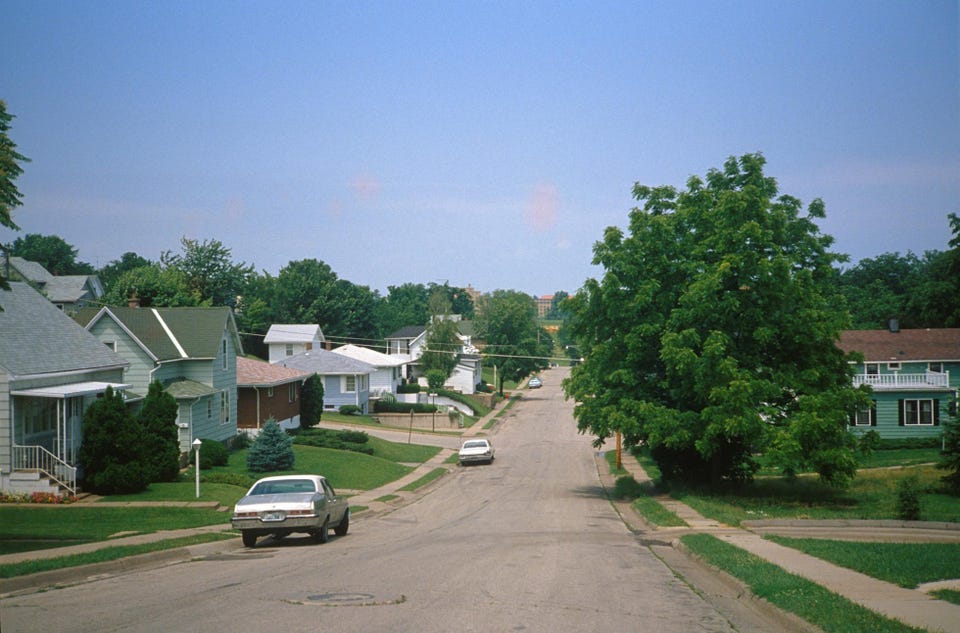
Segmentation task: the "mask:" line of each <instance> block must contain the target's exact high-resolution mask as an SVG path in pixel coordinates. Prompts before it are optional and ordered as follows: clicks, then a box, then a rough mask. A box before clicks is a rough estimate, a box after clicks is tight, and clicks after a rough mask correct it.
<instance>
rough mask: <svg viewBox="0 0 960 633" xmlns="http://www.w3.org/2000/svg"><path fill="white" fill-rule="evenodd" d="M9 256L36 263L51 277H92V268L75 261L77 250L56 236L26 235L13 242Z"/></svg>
mask: <svg viewBox="0 0 960 633" xmlns="http://www.w3.org/2000/svg"><path fill="white" fill-rule="evenodd" d="M10 254H11V255H13V256H16V257H22V258H24V259H26V260H29V261H31V262H37V263H38V264H40V265H41V266H43V267H44V268H46V269H47V272H49V273H50V274H51V275H92V274H93V272H94V270H93V266H91V265H90V264H87V263H85V262H80V261H77V249H76V248H74V247H73V246H71V245H70V244H67V242H66V241H64V239H63V238H61V237H58V236H56V235H39V234H37V233H28V234H27V235H25V236H24V237H18V238H17V239H15V240H14V241H13V245H12V247H11V248H10Z"/></svg>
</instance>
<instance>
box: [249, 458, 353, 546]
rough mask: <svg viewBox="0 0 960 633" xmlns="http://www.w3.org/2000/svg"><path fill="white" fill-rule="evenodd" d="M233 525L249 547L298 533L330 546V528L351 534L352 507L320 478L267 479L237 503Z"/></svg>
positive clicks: (286, 477) (294, 476)
mask: <svg viewBox="0 0 960 633" xmlns="http://www.w3.org/2000/svg"><path fill="white" fill-rule="evenodd" d="M231 523H232V524H233V527H234V528H235V529H238V530H240V533H241V535H242V536H243V544H244V546H246V547H254V546H255V545H256V544H257V538H258V537H260V536H268V535H269V536H273V537H274V538H282V537H284V536H286V535H288V534H292V533H294V532H306V533H307V534H310V535H311V536H313V538H314V540H315V541H316V542H318V543H326V542H327V539H328V538H329V537H328V532H327V531H328V529H329V528H333V531H334V532H336V534H337V536H344V535H345V534H346V533H347V530H348V529H349V527H350V507H349V506H348V504H347V500H346V499H344V498H341V497H338V496H337V493H335V492H334V491H333V488H332V487H331V486H330V483H329V482H328V481H327V480H326V478H324V477H321V476H320V475H281V476H277V477H264V478H263V479H260V480H259V481H257V483H255V484H253V487H252V488H250V490H249V491H248V492H247V495H246V496H245V497H244V498H243V499H241V500H240V501H239V502H237V505H236V507H234V509H233V519H232V521H231Z"/></svg>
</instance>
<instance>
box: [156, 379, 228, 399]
mask: <svg viewBox="0 0 960 633" xmlns="http://www.w3.org/2000/svg"><path fill="white" fill-rule="evenodd" d="M163 390H164V391H166V392H167V393H168V394H170V395H171V396H173V397H174V398H176V399H177V400H192V399H193V398H202V397H203V396H211V395H213V394H215V393H217V390H216V389H214V388H213V387H211V386H210V385H205V384H203V383H202V382H197V381H196V380H188V379H186V378H176V379H174V380H168V381H166V382H164V383H163Z"/></svg>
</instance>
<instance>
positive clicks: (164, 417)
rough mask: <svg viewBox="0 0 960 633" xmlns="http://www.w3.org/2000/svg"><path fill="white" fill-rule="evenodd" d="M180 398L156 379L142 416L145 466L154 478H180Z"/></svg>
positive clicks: (160, 479) (139, 415) (141, 413)
mask: <svg viewBox="0 0 960 633" xmlns="http://www.w3.org/2000/svg"><path fill="white" fill-rule="evenodd" d="M177 409H178V407H177V401H176V400H175V399H174V397H173V396H171V395H170V394H168V393H167V392H166V391H164V390H163V385H161V384H160V382H159V381H157V380H154V381H153V382H152V383H150V387H149V388H148V390H147V397H146V398H144V400H143V406H142V407H141V408H140V413H139V414H138V418H139V421H140V424H141V425H142V426H143V430H144V433H145V438H144V440H145V442H146V444H145V446H144V452H143V454H144V467H145V468H146V469H147V471H148V476H149V479H150V481H151V482H154V481H176V480H177V479H178V478H179V476H180V437H179V436H180V434H179V431H178V429H177Z"/></svg>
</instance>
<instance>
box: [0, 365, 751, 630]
mask: <svg viewBox="0 0 960 633" xmlns="http://www.w3.org/2000/svg"><path fill="white" fill-rule="evenodd" d="M544 378H545V386H544V388H542V389H540V390H539V391H531V392H528V393H527V394H526V395H525V397H524V399H523V401H522V402H521V403H520V405H519V406H517V407H515V408H514V409H513V410H511V411H510V412H509V413H508V414H507V417H506V419H505V420H504V421H503V422H502V423H501V424H500V425H499V430H496V431H495V432H494V433H493V434H492V435H491V437H492V439H493V442H494V444H495V446H496V449H497V459H496V461H495V462H494V464H493V465H491V466H485V465H483V466H471V467H466V468H457V469H455V471H454V472H453V473H451V474H450V475H448V476H447V477H445V478H444V480H443V481H441V482H440V483H439V484H438V485H435V486H433V487H432V488H431V489H430V491H429V492H428V493H427V494H425V495H423V496H422V497H420V498H419V499H417V500H416V501H414V502H412V503H410V504H408V505H406V506H403V507H401V508H399V509H397V510H394V511H392V512H388V513H384V514H378V515H376V516H372V517H369V518H366V519H362V520H357V521H355V522H354V524H353V525H352V526H351V532H350V534H349V535H348V536H346V537H343V538H336V537H333V538H331V540H330V542H329V543H328V544H326V545H322V546H318V545H313V544H309V543H308V541H307V540H306V539H301V538H299V537H296V536H295V537H290V538H288V539H285V540H284V541H282V542H280V543H277V544H275V543H270V542H266V543H265V547H260V548H257V549H255V550H244V549H242V548H241V547H239V539H237V540H236V541H229V542H228V543H227V544H226V545H223V546H222V547H221V548H219V553H216V554H213V555H209V556H207V557H206V558H205V559H204V560H199V561H195V562H190V563H182V564H174V565H168V566H165V567H159V568H153V569H147V570H140V571H133V572H131V573H128V574H123V575H119V576H115V577H109V578H104V579H101V580H96V581H93V582H86V583H83V584H79V585H76V586H72V587H66V588H62V589H56V590H52V591H47V592H44V593H34V594H30V595H22V596H14V597H9V598H7V599H4V600H3V601H2V603H0V608H2V611H0V615H2V625H3V631H4V632H5V633H6V632H8V631H14V632H19V631H44V632H48V631H52V630H57V631H91V630H97V631H185V630H190V631H218V632H221V631H226V630H232V631H261V630H267V629H270V630H290V631H302V630H326V631H344V632H350V631H411V632H412V631H417V632H426V633H429V632H434V631H437V632H439V631H509V630H513V631H544V632H546V631H551V632H552V631H590V630H601V629H602V630H608V631H658V632H661V631H683V632H686V631H732V630H734V629H733V628H732V627H731V625H730V624H729V623H728V622H727V620H726V619H725V618H724V617H723V616H721V615H720V614H719V613H718V612H717V610H716V609H715V608H714V607H713V606H711V604H709V603H707V602H705V601H704V600H703V599H702V598H701V597H700V596H699V595H698V594H697V593H695V592H694V591H693V590H691V589H690V588H689V587H688V586H687V585H686V584H685V583H684V582H683V581H681V580H679V579H678V578H677V577H676V576H675V575H674V574H673V573H672V572H671V571H670V570H669V569H667V567H666V566H665V565H664V564H663V563H662V562H661V561H660V560H659V559H658V558H657V557H655V556H654V555H653V553H652V552H651V551H650V549H648V548H647V547H644V546H642V545H641V544H640V543H639V542H638V540H637V538H636V537H635V536H634V535H633V534H632V533H631V532H630V531H629V530H628V529H627V528H626V526H625V525H624V523H623V521H622V520H621V519H620V518H619V516H618V515H617V513H616V512H615V511H614V508H613V507H612V506H611V504H610V503H609V502H608V501H607V500H606V499H605V498H604V496H603V493H602V490H601V488H600V485H599V480H598V476H597V468H596V464H595V460H594V451H593V450H592V449H591V447H590V438H589V437H584V436H580V435H578V434H577V433H576V428H575V424H574V422H573V420H572V415H571V408H572V407H571V404H570V403H569V402H566V401H564V400H563V397H562V395H561V391H560V388H559V378H560V372H559V371H548V372H545V373H544ZM334 607H337V608H334Z"/></svg>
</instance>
